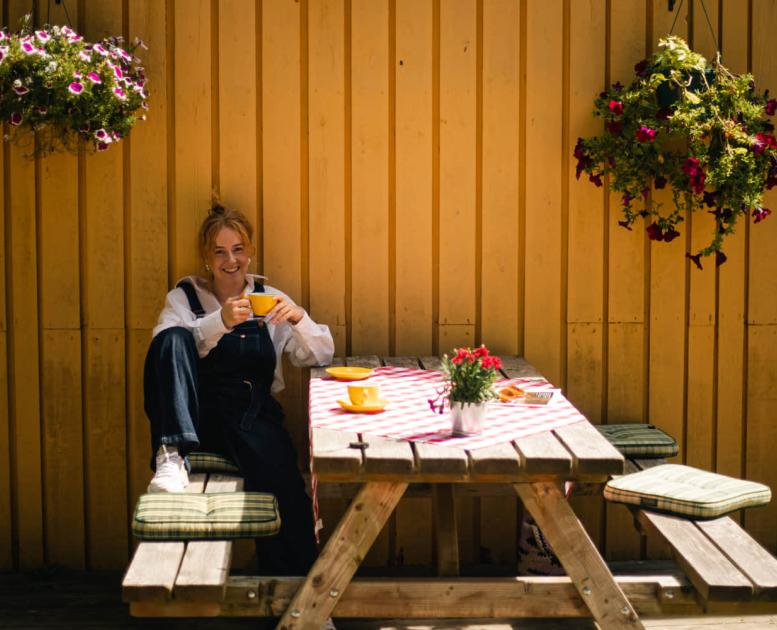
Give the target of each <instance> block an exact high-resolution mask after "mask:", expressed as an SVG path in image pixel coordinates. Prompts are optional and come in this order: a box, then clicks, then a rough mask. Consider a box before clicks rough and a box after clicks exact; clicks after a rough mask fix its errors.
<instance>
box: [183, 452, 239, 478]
mask: <svg viewBox="0 0 777 630" xmlns="http://www.w3.org/2000/svg"><path fill="white" fill-rule="evenodd" d="M188 457H189V466H191V469H192V472H193V473H198V472H211V473H239V472H240V469H239V468H238V467H237V466H236V465H235V464H233V463H232V462H231V461H230V460H229V459H227V458H226V457H224V456H223V455H219V454H218V453H206V452H204V451H194V452H193V453H189V455H188Z"/></svg>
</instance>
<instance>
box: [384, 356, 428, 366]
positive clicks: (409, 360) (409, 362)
mask: <svg viewBox="0 0 777 630" xmlns="http://www.w3.org/2000/svg"><path fill="white" fill-rule="evenodd" d="M383 364H384V365H390V366H391V367H403V368H419V367H420V365H419V364H418V359H416V358H415V357H383Z"/></svg>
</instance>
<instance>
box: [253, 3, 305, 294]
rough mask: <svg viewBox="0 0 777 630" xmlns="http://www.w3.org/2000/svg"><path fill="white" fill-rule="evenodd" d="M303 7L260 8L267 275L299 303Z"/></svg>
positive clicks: (265, 261) (284, 4)
mask: <svg viewBox="0 0 777 630" xmlns="http://www.w3.org/2000/svg"><path fill="white" fill-rule="evenodd" d="M299 20H300V3H298V2H287V1H285V0H271V1H270V2H263V3H262V112H263V114H262V116H263V117H262V138H263V144H262V150H263V158H262V164H263V166H264V172H263V174H262V176H263V187H264V211H263V212H264V222H265V224H264V228H263V232H264V235H265V242H264V250H263V251H264V270H265V271H264V273H265V274H266V275H267V276H268V277H269V283H270V284H271V285H273V286H276V287H279V288H280V289H281V290H282V291H284V292H286V293H288V294H289V295H290V296H291V297H292V299H294V300H296V301H299V300H300V297H301V294H302V275H301V264H302V262H301V246H300V229H301V220H300V213H301V203H302V201H301V197H300V177H301V174H300V159H301V158H300V72H299V65H300V27H299Z"/></svg>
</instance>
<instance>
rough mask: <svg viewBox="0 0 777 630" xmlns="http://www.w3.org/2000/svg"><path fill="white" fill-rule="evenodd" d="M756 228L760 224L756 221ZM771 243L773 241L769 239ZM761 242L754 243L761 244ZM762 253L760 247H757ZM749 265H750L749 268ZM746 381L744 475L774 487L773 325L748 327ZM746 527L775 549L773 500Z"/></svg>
mask: <svg viewBox="0 0 777 630" xmlns="http://www.w3.org/2000/svg"><path fill="white" fill-rule="evenodd" d="M759 227H760V224H759ZM750 235H751V245H752V247H751V250H750V251H751V255H752V254H753V249H755V248H756V243H757V240H756V238H755V230H752V231H751V233H750ZM772 242H774V241H772ZM763 245H764V244H763V243H758V244H757V246H758V247H762V246H763ZM761 251H763V252H764V254H765V251H764V250H761ZM751 268H752V267H751ZM748 366H749V369H748V381H747V445H746V446H747V459H746V462H745V466H746V468H745V477H746V478H747V479H752V480H753V481H759V482H761V483H765V484H767V485H768V486H769V487H771V488H774V487H777V470H776V469H775V466H774V449H773V446H774V444H777V427H775V422H774V410H775V408H777V393H776V392H775V387H774V384H775V383H777V326H776V325H774V324H770V325H767V326H762V325H754V324H751V325H750V326H748ZM744 520H745V524H746V529H747V531H748V532H750V534H752V535H753V537H754V538H756V539H757V540H758V541H759V542H760V543H761V544H762V545H764V546H765V547H766V548H767V549H769V550H770V551H771V552H772V553H774V552H775V550H776V549H777V506H775V505H774V503H771V504H769V505H767V506H766V507H763V508H761V509H759V510H749V511H748V512H747V513H746V514H745V517H744Z"/></svg>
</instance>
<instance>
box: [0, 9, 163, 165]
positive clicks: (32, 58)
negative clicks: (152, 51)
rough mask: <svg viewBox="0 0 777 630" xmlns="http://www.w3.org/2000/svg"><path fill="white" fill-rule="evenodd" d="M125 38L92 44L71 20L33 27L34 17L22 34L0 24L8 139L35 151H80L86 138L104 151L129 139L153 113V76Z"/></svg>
mask: <svg viewBox="0 0 777 630" xmlns="http://www.w3.org/2000/svg"><path fill="white" fill-rule="evenodd" d="M138 46H143V43H142V42H141V41H140V40H136V41H135V42H133V43H132V44H130V45H129V46H127V47H126V48H123V47H122V38H121V37H110V38H107V39H104V40H102V41H100V42H97V43H88V42H85V41H84V38H83V37H82V36H81V35H79V34H78V33H76V32H75V31H74V30H73V29H71V28H70V27H68V26H52V27H46V28H43V29H41V30H36V31H33V30H32V29H31V27H30V18H29V16H26V18H25V19H24V20H23V21H22V26H21V29H20V31H19V33H13V34H10V33H8V31H7V30H0V119H2V120H3V121H4V122H7V123H8V124H9V129H10V133H9V134H8V135H6V136H5V139H6V140H11V141H16V142H18V143H20V144H23V143H25V142H27V143H31V142H32V137H31V136H30V135H29V134H27V133H26V132H27V131H29V130H32V131H34V132H35V148H34V149H33V151H32V154H33V155H40V154H45V153H48V152H50V151H53V150H57V149H66V150H71V151H77V150H78V147H79V145H80V144H82V141H84V142H86V143H87V145H88V146H91V147H92V148H93V149H94V150H96V151H104V150H106V149H108V148H109V147H110V146H111V144H113V143H116V142H118V141H119V140H121V139H122V138H124V137H126V136H127V134H128V133H129V132H130V130H131V129H132V127H133V125H134V124H135V122H136V121H138V120H143V119H145V115H144V110H146V109H148V105H147V104H146V99H147V92H146V77H145V75H144V73H143V68H142V67H141V66H140V65H139V64H140V60H139V59H138V58H137V57H135V56H134V51H135V50H136V48H137V47H138Z"/></svg>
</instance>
